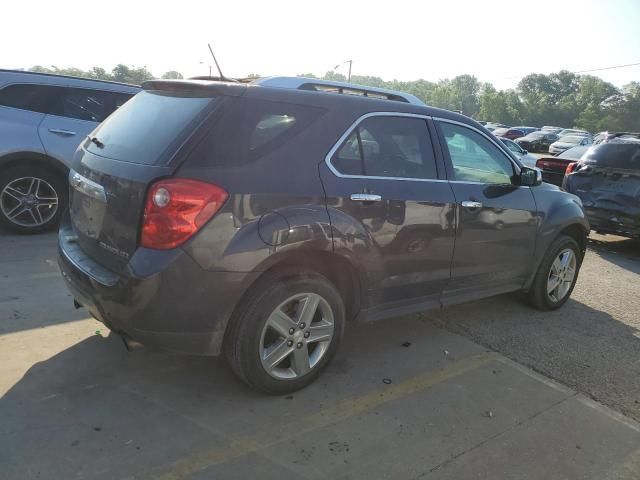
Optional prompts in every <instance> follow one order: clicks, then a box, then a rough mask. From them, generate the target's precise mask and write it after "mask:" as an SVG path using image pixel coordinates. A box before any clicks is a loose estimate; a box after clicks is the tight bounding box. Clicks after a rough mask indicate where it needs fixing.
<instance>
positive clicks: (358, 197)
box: [349, 193, 382, 202]
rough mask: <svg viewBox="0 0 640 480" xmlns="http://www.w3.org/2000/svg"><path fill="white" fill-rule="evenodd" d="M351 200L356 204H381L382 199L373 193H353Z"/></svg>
mask: <svg viewBox="0 0 640 480" xmlns="http://www.w3.org/2000/svg"><path fill="white" fill-rule="evenodd" d="M349 198H351V200H353V201H354V202H380V201H382V197H381V196H380V195H374V194H373V193H352V194H351V197H349Z"/></svg>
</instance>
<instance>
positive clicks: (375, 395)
mask: <svg viewBox="0 0 640 480" xmlns="http://www.w3.org/2000/svg"><path fill="white" fill-rule="evenodd" d="M496 357H497V354H495V353H493V352H482V353H479V354H477V355H472V356H469V357H466V358H463V359H460V360H457V361H454V362H452V363H450V364H449V365H447V366H446V367H444V368H443V369H442V370H438V371H436V372H429V373H425V374H422V375H417V376H415V377H412V378H410V379H408V380H405V381H404V382H401V383H398V384H396V385H390V386H389V387H385V388H384V389H379V390H375V391H372V392H370V393H367V394H365V395H362V396H359V397H355V398H351V399H348V400H344V401H343V402H341V403H339V404H338V405H336V406H334V407H330V408H326V409H322V410H320V411H318V412H316V413H314V414H312V415H309V416H306V417H305V418H304V420H303V421H302V423H301V422H300V421H297V422H296V424H295V428H293V427H294V426H293V425H290V426H283V427H281V431H282V432H283V433H284V432H295V433H294V434H292V435H289V436H285V435H283V436H282V437H279V438H278V439H277V440H275V441H274V435H273V432H270V433H267V432H258V433H256V434H255V435H252V436H249V437H240V438H238V439H234V440H231V441H230V442H229V444H228V445H226V446H222V447H215V448H211V449H209V450H204V451H201V452H197V453H194V454H192V455H189V456H186V457H184V458H182V459H179V460H176V461H175V462H173V463H169V464H165V465H162V466H159V467H156V468H152V469H150V470H146V471H143V472H140V473H138V474H136V475H134V476H132V477H127V478H128V479H136V480H143V479H153V480H177V479H182V478H186V477H188V476H190V475H193V474H195V473H198V472H201V471H203V470H205V469H207V468H209V467H211V466H214V465H217V464H220V463H225V462H228V461H230V460H234V459H236V458H239V457H242V456H244V455H247V454H249V453H254V452H258V451H260V450H265V449H267V448H270V447H272V446H274V445H276V444H279V443H282V442H286V441H290V440H291V439H292V438H295V437H298V436H300V435H303V434H305V433H308V432H311V431H314V430H317V429H320V428H323V427H327V426H329V425H333V424H335V423H338V422H341V421H343V420H345V419H348V418H350V417H353V416H355V415H359V414H363V413H366V412H369V411H371V410H373V409H374V408H376V407H379V406H381V405H384V404H386V403H389V402H392V401H394V400H398V399H401V398H405V397H407V396H409V395H411V394H414V393H417V392H419V391H422V390H427V389H429V388H432V387H434V386H435V385H437V384H439V383H441V382H444V381H446V380H449V379H451V378H454V377H457V376H460V375H463V374H465V373H467V372H470V371H473V370H476V369H478V368H480V367H483V366H484V365H486V364H488V363H489V362H491V361H492V360H494V359H495V358H496Z"/></svg>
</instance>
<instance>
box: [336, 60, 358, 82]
mask: <svg viewBox="0 0 640 480" xmlns="http://www.w3.org/2000/svg"><path fill="white" fill-rule="evenodd" d="M345 63H348V64H349V74H348V75H347V82H350V81H351V66H352V65H353V60H347V61H346V62H342V63H339V64H338V65H336V66H335V67H333V69H334V70H337V69H338V67H339V66H340V65H344V64H345Z"/></svg>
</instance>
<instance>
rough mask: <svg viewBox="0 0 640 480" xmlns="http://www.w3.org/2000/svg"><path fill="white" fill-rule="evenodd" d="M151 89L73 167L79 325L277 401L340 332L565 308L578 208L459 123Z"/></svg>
mask: <svg viewBox="0 0 640 480" xmlns="http://www.w3.org/2000/svg"><path fill="white" fill-rule="evenodd" d="M143 87H144V91H143V92H141V93H140V94H138V95H136V96H135V97H134V98H133V99H132V100H131V101H129V102H127V103H126V104H125V105H124V106H122V107H121V108H120V109H119V110H118V111H117V112H116V113H115V114H114V115H112V116H111V117H110V118H109V119H107V120H106V121H105V122H104V123H103V124H102V125H101V126H100V127H99V128H98V129H97V130H96V131H94V132H93V134H92V135H93V136H91V137H90V138H87V140H86V141H85V142H83V143H82V144H81V146H80V147H79V149H78V151H77V152H76V156H75V159H74V162H73V165H72V170H71V172H70V184H71V193H70V196H71V197H70V214H69V215H68V216H67V217H66V218H65V219H64V220H63V222H62V227H61V229H60V233H59V251H60V256H59V262H60V267H61V269H62V273H63V276H64V278H65V280H66V282H67V285H68V287H69V289H70V290H71V292H72V293H73V295H74V297H75V299H76V301H77V305H82V306H84V307H86V308H87V309H88V310H89V311H90V312H91V313H92V314H93V315H94V316H95V317H96V318H97V319H98V320H100V321H102V322H104V323H105V324H106V325H107V326H108V327H109V328H110V329H112V330H113V331H114V332H116V333H118V334H122V335H124V336H125V337H131V338H133V339H136V340H138V341H140V342H142V343H148V344H155V345H160V346H162V347H165V348H167V349H170V350H174V351H179V352H185V353H190V354H202V355H218V354H221V353H222V354H224V355H225V356H226V358H227V360H228V362H229V364H230V365H231V367H232V368H233V370H234V371H235V372H236V373H237V374H238V376H239V377H240V378H241V379H242V380H244V381H245V382H246V383H248V384H249V385H250V386H252V387H254V388H256V389H259V390H262V391H265V392H268V393H276V394H279V393H285V392H290V391H293V390H296V389H299V388H302V387H304V386H305V385H307V384H309V383H310V382H312V381H313V380H314V379H315V378H316V377H317V376H318V375H319V374H320V372H321V370H322V369H323V368H324V367H325V366H326V364H327V363H328V362H329V361H330V359H331V358H332V357H333V355H334V353H335V352H336V349H337V348H338V345H339V343H340V341H341V338H342V336H343V331H344V327H345V323H346V322H347V321H350V320H353V319H358V320H361V321H370V320H377V319H381V318H387V317H395V316H398V315H402V314H410V313H413V312H419V311H423V310H426V309H430V308H438V307H442V306H447V305H451V304H455V303H459V302H464V301H468V300H473V299H477V298H481V297H487V296H491V295H496V294H500V293H505V292H512V291H524V292H527V294H528V297H529V298H530V300H531V301H532V303H533V304H534V305H535V306H536V307H538V308H541V309H554V308H558V307H560V306H561V305H562V304H563V303H564V302H566V300H567V299H568V298H569V295H570V294H571V291H572V289H573V287H574V285H575V282H576V279H577V277H578V271H579V269H580V264H581V261H582V258H583V254H584V251H585V245H586V236H587V234H588V231H589V225H588V222H587V220H586V219H585V215H584V212H583V209H582V205H581V203H580V200H579V199H578V198H577V197H575V196H574V195H571V194H568V193H565V192H562V191H560V190H559V189H558V188H557V187H555V186H552V185H548V184H541V181H540V173H539V171H537V170H535V169H530V168H527V167H524V166H522V165H521V164H520V163H519V161H518V160H517V159H516V158H515V157H514V156H512V155H511V154H510V153H509V150H508V149H506V148H505V147H504V145H502V144H500V142H499V141H497V140H496V139H495V138H494V137H493V136H492V135H491V134H490V133H489V132H488V131H487V130H485V129H484V128H483V127H482V126H481V125H479V124H478V123H476V122H474V121H473V120H471V119H469V118H467V117H465V116H462V115H459V114H456V113H452V112H448V111H444V110H439V109H435V108H430V107H427V106H425V105H424V104H422V103H421V102H420V101H419V100H418V99H416V98H415V97H412V96H409V95H404V94H402V93H400V92H392V91H386V90H378V89H370V88H367V87H360V86H357V85H351V84H335V83H329V82H322V81H318V80H313V79H305V78H268V79H263V80H259V81H256V82H254V83H251V84H239V83H226V82H213V81H152V82H148V83H147V84H145V85H144V86H143Z"/></svg>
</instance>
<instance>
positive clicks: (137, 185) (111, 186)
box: [69, 83, 226, 272]
mask: <svg viewBox="0 0 640 480" xmlns="http://www.w3.org/2000/svg"><path fill="white" fill-rule="evenodd" d="M160 85H161V86H162V85H164V83H163V84H160ZM169 85H170V86H171V89H169V91H167V89H164V90H153V91H143V92H141V93H139V94H138V95H136V96H135V97H134V98H133V99H132V100H130V101H129V102H127V103H126V104H125V105H124V106H123V107H121V108H120V109H118V110H117V111H116V112H115V113H114V114H113V115H112V116H111V117H109V118H108V119H107V120H106V121H105V122H104V123H102V124H101V125H100V126H99V127H98V128H97V129H96V130H95V131H94V132H92V134H91V135H90V136H89V137H88V139H87V140H86V141H85V142H84V143H83V144H82V145H81V147H80V148H79V149H78V151H77V152H76V158H75V160H74V162H73V166H72V170H71V172H70V178H69V183H70V186H71V188H70V216H71V224H72V227H73V230H74V233H75V235H76V236H77V242H78V244H79V246H80V248H81V249H82V250H83V251H84V252H85V253H86V254H87V255H88V256H89V257H91V258H92V259H94V260H95V261H97V262H98V263H99V264H101V265H103V266H104V267H106V268H108V269H109V270H112V271H114V272H125V271H126V267H127V263H128V261H129V259H130V258H131V256H132V255H133V254H134V253H135V251H136V249H137V247H138V244H139V236H140V229H141V225H142V221H143V213H144V208H145V199H146V193H147V190H148V188H149V186H150V185H151V183H153V181H154V180H156V179H160V178H165V177H169V176H171V175H172V174H173V173H174V172H175V170H176V169H177V168H178V167H179V165H180V163H181V161H182V159H183V158H184V156H185V155H186V153H187V152H188V151H190V149H191V148H192V147H193V145H194V144H195V143H197V141H198V140H199V138H200V136H201V135H202V131H203V130H204V128H202V126H203V124H204V123H205V120H206V119H207V118H210V117H211V116H212V115H215V114H216V112H217V111H218V110H219V107H220V106H221V105H223V104H224V103H225V101H226V100H225V99H224V98H223V96H222V95H220V92H219V90H216V89H213V88H212V89H211V90H210V91H208V90H207V89H203V88H200V89H198V91H195V92H194V91H192V90H189V89H188V88H186V91H185V88H182V89H180V88H178V89H177V90H178V91H176V87H175V85H176V84H171V83H169ZM178 85H180V84H178Z"/></svg>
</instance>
